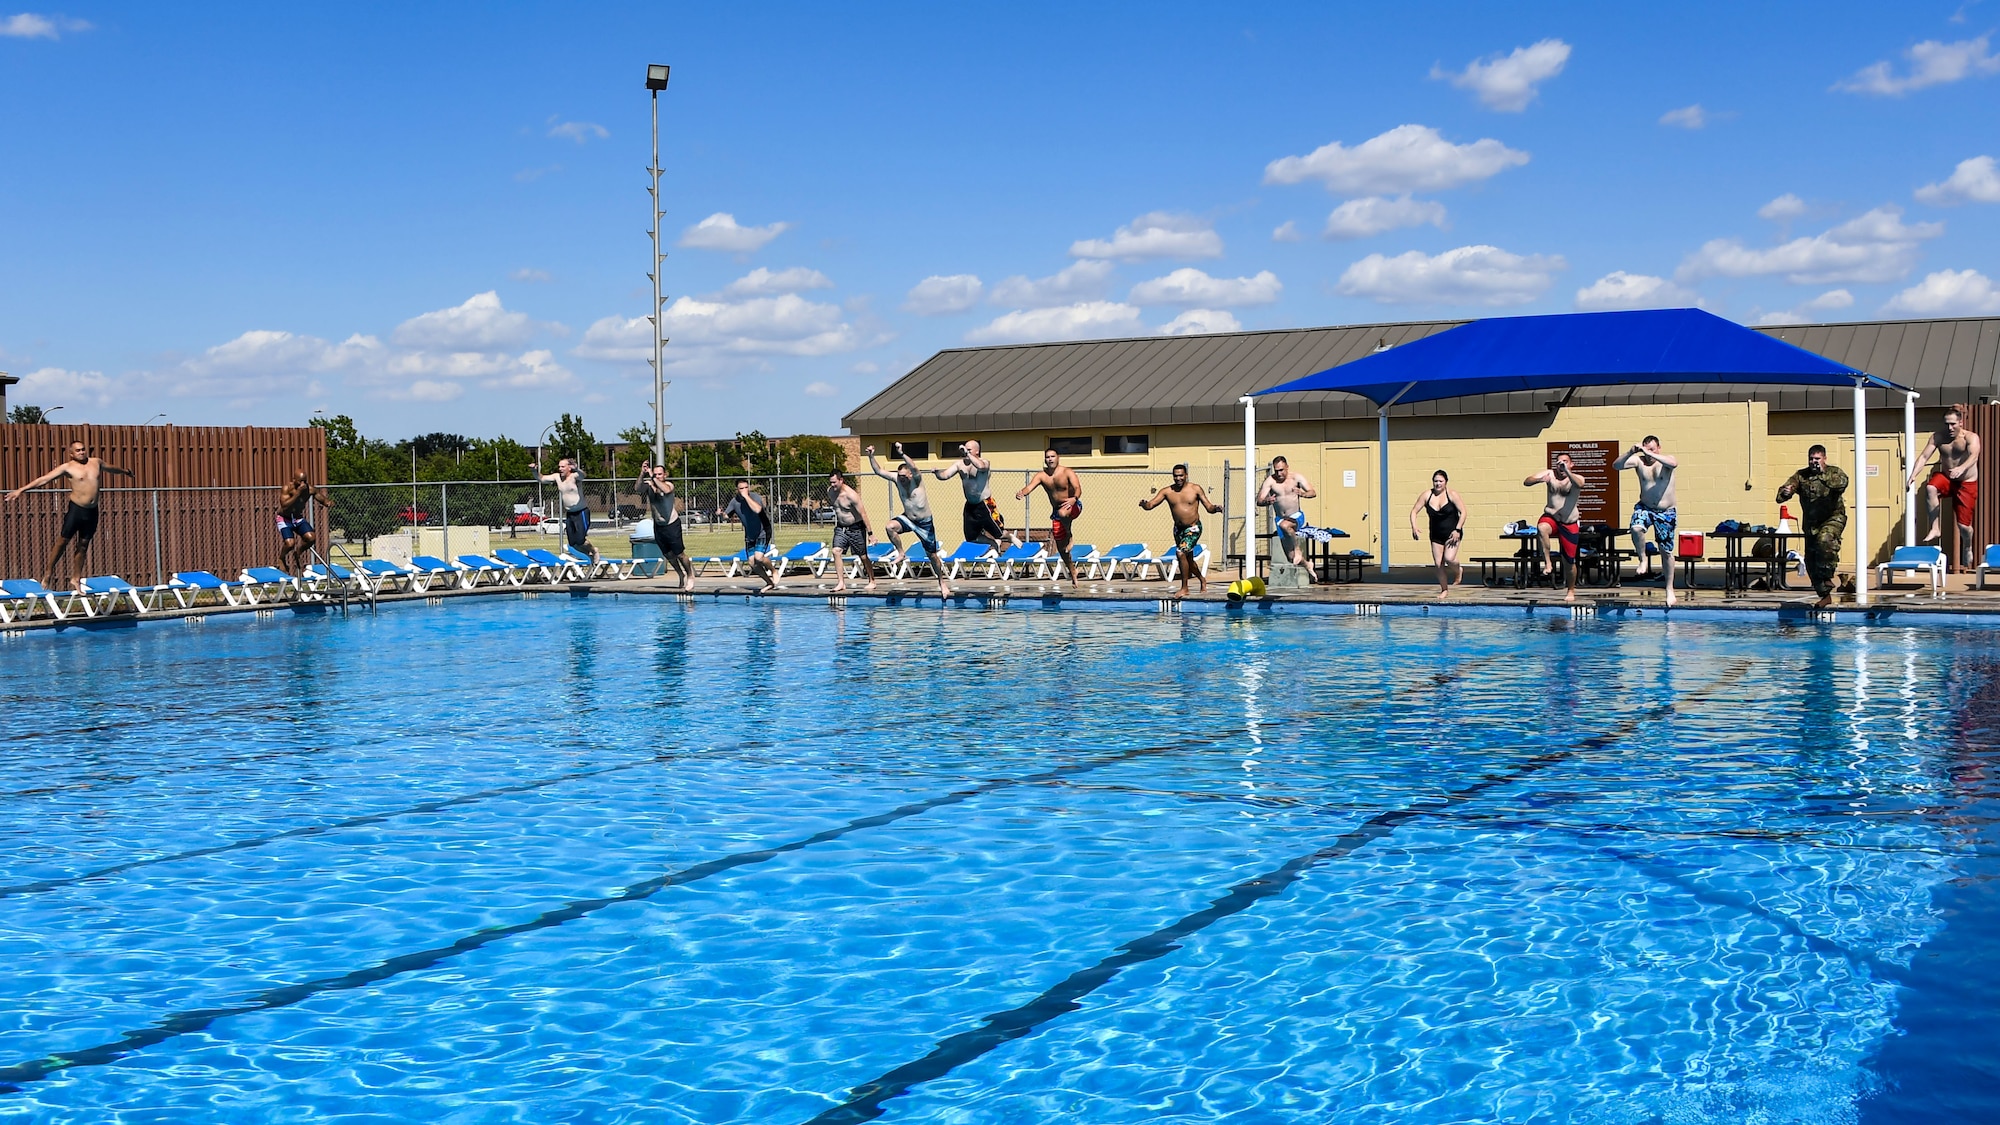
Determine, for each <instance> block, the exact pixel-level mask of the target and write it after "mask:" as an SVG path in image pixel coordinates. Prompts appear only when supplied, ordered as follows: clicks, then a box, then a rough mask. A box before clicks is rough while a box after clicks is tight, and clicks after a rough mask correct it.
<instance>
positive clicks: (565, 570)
mask: <svg viewBox="0 0 2000 1125" xmlns="http://www.w3.org/2000/svg"><path fill="white" fill-rule="evenodd" d="M523 553H524V554H526V555H527V556H528V557H529V558H531V559H533V560H535V561H536V562H538V563H541V564H542V565H543V566H544V567H546V568H547V569H548V572H549V573H550V574H552V575H554V576H555V577H553V578H551V579H550V581H551V582H561V581H564V580H566V579H571V578H575V579H581V578H582V577H583V567H581V566H578V565H577V564H576V563H574V562H572V561H570V558H569V556H568V555H566V554H565V555H558V554H556V553H555V552H554V551H551V550H549V549H548V548H547V547H531V548H529V549H528V550H527V551H525V552H523ZM586 561H587V560H586Z"/></svg>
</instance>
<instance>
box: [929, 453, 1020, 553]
mask: <svg viewBox="0 0 2000 1125" xmlns="http://www.w3.org/2000/svg"><path fill="white" fill-rule="evenodd" d="M931 475H932V476H935V477H936V478H937V479H939V480H950V479H951V478H953V477H957V478H958V483H959V485H960V486H961V487H962V488H964V489H965V541H966V542H967V543H985V544H988V545H990V546H991V547H992V548H993V549H994V550H995V551H1005V550H1006V549H1007V548H1008V547H1017V546H1019V545H1020V543H1021V541H1020V540H1019V539H1018V538H1015V537H1013V536H1010V535H1008V534H1007V531H1006V529H1005V528H1003V527H1001V526H1000V521H999V520H998V519H997V518H995V517H996V512H995V505H994V503H993V487H992V478H993V465H992V463H991V462H989V461H987V460H986V459H985V458H984V457H981V456H980V455H979V443H978V442H977V441H968V442H966V443H965V446H964V453H963V454H962V455H961V456H960V457H959V459H958V460H956V461H953V462H952V463H951V464H949V465H946V466H945V467H944V468H942V469H932V470H931Z"/></svg>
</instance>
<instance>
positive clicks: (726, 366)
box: [573, 293, 871, 374]
mask: <svg viewBox="0 0 2000 1125" xmlns="http://www.w3.org/2000/svg"><path fill="white" fill-rule="evenodd" d="M660 325H661V331H662V332H663V333H664V334H665V335H666V337H667V339H668V344H667V348H666V353H665V354H666V365H667V368H668V370H670V371H672V370H686V371H691V372H695V373H698V374H721V373H724V372H728V371H733V370H742V369H745V368H747V367H761V366H765V360H766V359H767V357H771V356H822V355H833V354H836V353H839V352H847V351H853V350H855V349H856V348H859V347H863V346H865V345H866V344H868V343H870V342H871V341H868V340H864V339H863V338H862V334H861V333H860V332H859V331H858V330H857V329H856V328H855V327H854V326H853V325H852V324H849V323H847V322H846V321H845V320H843V319H841V311H840V308H839V306H837V305H829V304H823V303H820V302H817V301H808V300H806V299H805V298H803V297H800V296H799V295H798V294H796V293H785V294H781V295H779V296H776V297H753V298H750V299H748V300H743V301H713V300H702V299H698V298H694V297H680V298H676V299H675V300H674V301H673V302H672V303H671V304H669V305H668V306H667V307H666V309H665V310H664V311H663V312H662V314H661V316H660ZM652 331H653V326H652V325H651V324H649V323H648V322H647V321H646V318H645V317H639V316H635V317H622V316H607V317H603V318H601V319H599V320H598V321H597V322H596V323H594V324H592V325H591V326H590V327H589V328H588V329H586V330H585V331H584V334H583V340H582V341H581V342H580V343H579V344H578V345H577V347H576V348H575V349H574V353H573V354H575V355H577V356H580V357H582V358H584V359H599V360H609V361H611V362H615V363H630V364H642V363H646V362H648V361H650V360H651V359H652V358H653V335H652Z"/></svg>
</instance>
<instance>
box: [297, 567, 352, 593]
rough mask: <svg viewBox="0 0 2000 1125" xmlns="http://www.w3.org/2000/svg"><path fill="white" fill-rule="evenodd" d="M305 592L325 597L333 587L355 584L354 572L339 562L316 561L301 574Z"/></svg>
mask: <svg viewBox="0 0 2000 1125" xmlns="http://www.w3.org/2000/svg"><path fill="white" fill-rule="evenodd" d="M300 577H301V579H302V580H303V581H304V582H305V592H306V593H308V594H311V595H312V596H314V597H316V598H323V597H325V596H326V595H327V594H328V593H330V592H332V590H333V589H335V588H337V587H340V586H346V585H350V584H354V572H353V571H351V570H349V569H347V568H346V567H344V566H341V565H340V564H338V563H314V564H312V565H311V566H309V567H307V568H306V572H305V574H303V575H301V576H300Z"/></svg>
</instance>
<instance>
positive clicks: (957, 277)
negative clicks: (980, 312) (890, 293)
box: [903, 273, 986, 316]
mask: <svg viewBox="0 0 2000 1125" xmlns="http://www.w3.org/2000/svg"><path fill="white" fill-rule="evenodd" d="M985 292H986V284H985V282H982V281H980V280H979V275H977V274H970V273H954V274H949V275H943V276H940V275H938V274H932V275H931V276H929V277H927V278H925V279H923V280H922V281H919V282H917V283H916V284H915V285H912V286H910V293H909V295H908V296H907V297H904V298H903V310H904V311H905V312H913V313H916V314H917V315H918V316H943V315H944V314H946V313H956V312H964V311H965V310H967V309H969V308H971V307H972V306H974V305H976V304H978V303H979V298H980V297H981V296H982V295H983V294H984V293H985Z"/></svg>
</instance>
